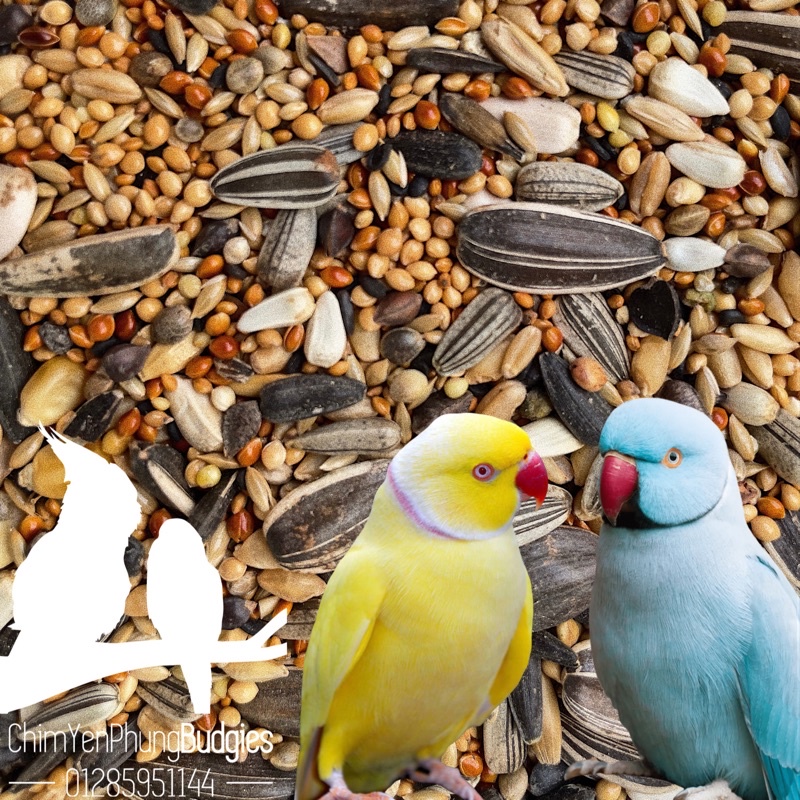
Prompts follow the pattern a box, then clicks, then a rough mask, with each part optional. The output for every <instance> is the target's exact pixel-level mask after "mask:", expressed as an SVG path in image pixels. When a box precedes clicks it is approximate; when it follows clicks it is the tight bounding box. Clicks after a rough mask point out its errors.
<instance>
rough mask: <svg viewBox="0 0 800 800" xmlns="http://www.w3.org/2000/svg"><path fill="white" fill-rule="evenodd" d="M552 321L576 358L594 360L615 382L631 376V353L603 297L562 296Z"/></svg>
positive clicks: (591, 295)
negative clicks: (629, 372)
mask: <svg viewBox="0 0 800 800" xmlns="http://www.w3.org/2000/svg"><path fill="white" fill-rule="evenodd" d="M553 322H554V323H555V324H556V325H557V326H558V328H559V329H560V330H561V333H562V334H563V336H564V342H565V343H566V345H567V346H568V347H569V349H570V350H571V351H572V352H573V353H574V354H575V355H576V356H589V357H591V358H594V359H595V360H596V361H598V362H599V363H600V364H601V365H602V366H603V368H604V369H605V371H606V373H607V374H608V375H609V377H610V378H611V380H612V381H613V382H615V383H618V382H619V381H621V380H624V379H625V378H627V377H628V370H629V369H630V353H629V351H628V348H627V347H626V346H625V338H624V335H623V332H622V329H621V328H620V326H619V324H618V323H617V321H616V320H615V319H614V315H613V314H612V313H611V310H610V309H609V307H608V303H606V301H605V299H604V298H603V296H602V295H600V294H596V293H591V294H584V295H577V294H576V295H570V294H567V295H562V296H561V297H559V298H558V300H557V301H556V313H555V314H554V315H553Z"/></svg>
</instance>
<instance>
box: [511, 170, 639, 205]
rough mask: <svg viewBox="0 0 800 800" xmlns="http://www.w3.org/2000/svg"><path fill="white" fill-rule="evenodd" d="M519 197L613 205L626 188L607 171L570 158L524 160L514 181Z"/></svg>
mask: <svg viewBox="0 0 800 800" xmlns="http://www.w3.org/2000/svg"><path fill="white" fill-rule="evenodd" d="M514 188H515V190H516V195H517V199H518V200H526V201H532V202H535V203H536V202H538V203H553V204H554V205H564V206H569V207H570V208H577V209H579V210H583V211H600V210H601V209H603V208H605V207H606V206H610V205H613V204H614V203H615V202H616V201H617V200H618V199H619V198H620V197H621V196H622V193H623V192H624V191H625V189H624V188H623V186H622V184H621V183H620V182H619V181H618V180H617V179H616V178H614V177H612V176H611V175H609V174H608V173H607V172H603V171H602V170H600V169H597V168H596V167H590V166H588V165H587V164H579V163H577V162H571V161H534V162H532V163H530V164H526V165H525V166H524V167H523V168H522V169H521V170H520V171H519V174H518V175H517V180H516V183H515V185H514Z"/></svg>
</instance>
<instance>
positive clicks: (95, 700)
mask: <svg viewBox="0 0 800 800" xmlns="http://www.w3.org/2000/svg"><path fill="white" fill-rule="evenodd" d="M119 705H120V702H119V690H118V689H117V687H116V686H114V685H113V684H110V683H92V684H88V685H87V686H80V687H79V688H77V689H73V690H72V691H71V692H67V694H66V695H64V697H62V698H61V699H59V700H54V701H53V702H52V703H47V704H46V705H44V706H42V707H41V708H39V709H36V710H33V713H32V714H31V715H30V716H27V714H25V712H26V709H22V711H21V712H20V713H21V714H25V725H24V727H23V729H22V731H21V732H20V734H19V736H20V738H21V739H22V740H23V741H36V740H38V739H39V738H41V737H42V736H47V735H48V734H54V733H67V732H69V731H71V730H74V729H76V728H77V727H78V726H81V727H84V728H88V727H90V726H91V725H94V724H95V723H97V722H103V721H105V720H106V719H108V718H109V717H111V716H112V715H113V714H114V713H116V709H118V708H119Z"/></svg>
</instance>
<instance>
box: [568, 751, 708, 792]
mask: <svg viewBox="0 0 800 800" xmlns="http://www.w3.org/2000/svg"><path fill="white" fill-rule="evenodd" d="M583 775H585V776H588V777H590V778H599V777H601V776H603V775H636V776H637V777H639V778H660V777H661V775H659V774H658V773H657V772H656V771H655V770H654V769H653V768H652V767H651V766H650V765H649V764H648V763H647V762H646V761H597V760H595V759H593V758H590V759H587V760H586V761H576V762H575V763H574V764H573V765H572V766H571V767H570V768H569V769H568V770H567V771H566V772H565V773H564V779H565V780H568V781H571V780H572V779H573V778H580V777H581V776H583ZM693 800H694V798H693ZM698 800H711V798H698Z"/></svg>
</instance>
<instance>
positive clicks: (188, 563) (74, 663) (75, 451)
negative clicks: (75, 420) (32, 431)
mask: <svg viewBox="0 0 800 800" xmlns="http://www.w3.org/2000/svg"><path fill="white" fill-rule="evenodd" d="M40 430H41V431H42V433H43V435H44V436H45V439H46V441H47V442H48V443H49V444H50V446H51V447H52V448H53V451H54V452H55V454H56V456H58V458H59V459H60V461H61V462H62V464H63V465H64V474H65V478H66V481H67V490H66V494H65V495H64V501H63V504H62V508H61V514H60V516H59V519H58V523H57V525H56V526H55V528H53V530H52V531H50V532H48V533H46V534H43V535H42V536H40V537H39V538H37V539H36V540H34V543H33V545H32V546H31V548H30V551H29V552H28V555H27V557H26V558H25V560H24V561H23V562H22V564H21V565H20V566H19V568H18V569H17V571H16V574H15V576H14V582H13V585H12V601H13V607H14V623H13V626H14V627H15V628H16V629H17V630H18V631H19V635H18V637H17V640H16V641H15V643H14V647H13V649H12V650H11V653H10V654H9V655H8V656H6V657H5V658H0V713H6V712H8V711H13V710H16V709H18V708H22V707H23V706H27V705H32V704H34V703H37V702H40V701H42V700H44V699H45V698H47V697H50V696H53V695H55V694H59V693H61V692H64V691H68V690H70V689H72V688H74V687H76V686H79V685H81V684H83V683H87V682H90V681H94V680H99V679H100V678H102V677H103V676H105V675H112V674H115V673H118V672H126V671H130V670H135V669H142V668H144V667H152V666H165V665H178V666H180V668H181V671H182V672H183V676H184V679H185V681H186V684H187V686H188V688H189V694H190V697H191V700H192V705H193V707H194V710H195V713H198V714H206V713H208V712H209V709H210V699H211V665H212V664H214V663H226V662H227V663H236V662H243V661H270V660H272V659H276V658H282V657H284V656H285V655H286V645H285V644H279V645H272V646H270V647H263V645H264V643H265V642H266V641H267V639H268V638H269V637H270V636H272V635H273V634H274V633H275V632H276V631H277V630H279V629H280V628H281V627H282V626H283V625H284V624H285V622H286V617H287V614H286V611H282V612H281V613H279V614H277V615H276V616H275V617H273V618H272V619H271V620H270V621H269V622H268V623H267V624H266V625H265V626H264V627H263V628H262V629H261V630H260V631H258V633H257V634H255V635H254V636H252V637H251V638H250V639H248V640H246V641H243V642H220V641H219V634H220V629H221V625H222V584H221V582H220V577H219V574H218V573H217V571H216V569H214V567H213V566H212V565H211V564H210V563H209V561H208V559H207V558H206V553H205V548H204V546H203V542H202V540H201V538H200V535H199V534H198V532H197V531H196V530H195V529H194V528H193V527H192V526H191V525H190V524H189V523H188V522H186V521H185V520H181V519H171V520H168V521H167V522H165V523H164V524H163V525H162V526H161V529H160V531H159V535H158V537H157V538H156V540H155V541H154V542H153V544H152V546H151V548H150V552H149V556H148V559H147V607H148V614H149V616H150V619H151V620H152V622H153V625H154V626H155V628H156V630H157V631H158V633H159V636H160V638H159V639H150V640H145V641H135V642H123V643H110V642H104V641H102V639H103V637H104V636H106V635H108V634H109V633H111V632H112V631H113V630H114V629H115V628H116V627H117V625H118V624H119V623H120V621H121V620H122V619H123V618H124V615H125V601H126V598H127V596H128V594H129V592H130V590H131V583H130V580H129V578H128V573H127V570H126V568H125V562H124V554H125V549H126V547H127V545H128V540H129V537H130V534H131V533H132V532H133V531H134V530H135V529H136V528H137V526H138V524H139V521H140V519H141V514H142V510H141V508H140V506H139V503H138V500H137V492H136V488H135V487H134V486H133V484H132V483H131V482H130V480H129V479H128V477H127V475H126V474H125V473H124V472H123V471H122V470H121V469H120V468H119V467H118V466H116V465H115V464H110V463H109V462H107V461H106V460H105V459H104V458H103V457H102V456H100V455H98V454H96V453H94V452H92V451H91V450H89V449H87V448H85V447H82V446H80V445H79V444H77V443H75V442H73V441H71V440H69V439H67V438H65V437H63V436H61V435H59V434H56V433H52V432H48V431H47V430H45V429H44V428H40ZM54 598H56V602H57V606H56V607H55V608H54V604H53V603H54ZM54 652H58V653H59V669H58V670H47V671H42V670H41V668H40V665H41V664H42V663H45V662H43V661H42V659H46V660H47V661H50V660H52V657H53V653H54ZM37 666H38V667H39V668H38V669H37ZM43 672H44V674H43Z"/></svg>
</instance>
